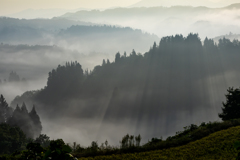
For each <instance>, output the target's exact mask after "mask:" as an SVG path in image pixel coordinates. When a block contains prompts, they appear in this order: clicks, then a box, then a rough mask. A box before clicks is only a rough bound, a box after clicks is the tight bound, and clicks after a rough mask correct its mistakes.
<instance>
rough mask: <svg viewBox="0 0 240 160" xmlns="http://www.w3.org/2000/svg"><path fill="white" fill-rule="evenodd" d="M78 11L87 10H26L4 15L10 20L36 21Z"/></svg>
mask: <svg viewBox="0 0 240 160" xmlns="http://www.w3.org/2000/svg"><path fill="white" fill-rule="evenodd" d="M80 10H88V9H86V8H78V9H58V8H52V9H27V10H23V11H20V12H17V13H12V14H9V15H5V16H7V17H12V18H20V19H21V18H24V19H36V18H53V17H57V16H61V15H63V14H65V13H67V12H70V13H72V12H76V11H80Z"/></svg>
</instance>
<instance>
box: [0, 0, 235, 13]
mask: <svg viewBox="0 0 240 160" xmlns="http://www.w3.org/2000/svg"><path fill="white" fill-rule="evenodd" d="M140 1H141V0H0V16H8V15H9V14H13V13H17V12H20V11H23V10H26V9H52V8H58V9H59V8H61V9H79V8H90V9H94V8H110V7H117V6H118V7H127V6H131V5H133V4H135V3H137V2H140ZM145 1H146V0H145ZM158 1H159V2H160V1H166V0H155V2H158ZM205 1H206V2H215V3H218V2H221V1H225V0H205ZM229 1H238V0H229ZM159 2H158V3H159ZM170 2H171V3H174V2H178V3H179V2H189V3H192V1H191V0H169V3H170ZM190 5H191V4H190Z"/></svg>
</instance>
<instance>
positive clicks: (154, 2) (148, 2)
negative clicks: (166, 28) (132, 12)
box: [130, 0, 239, 8]
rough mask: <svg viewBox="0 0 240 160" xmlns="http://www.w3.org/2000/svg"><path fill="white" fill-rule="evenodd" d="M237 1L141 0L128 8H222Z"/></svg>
mask: <svg viewBox="0 0 240 160" xmlns="http://www.w3.org/2000/svg"><path fill="white" fill-rule="evenodd" d="M238 2H239V1H238V0H229V1H225V0H220V1H218V2H213V1H211V0H201V1H198V0H181V1H179V0H171V1H169V0H141V1H140V2H137V3H136V4H133V5H131V6H130V7H156V6H164V7H170V6H193V7H198V6H206V7H213V8H216V7H224V6H227V5H230V4H233V3H238Z"/></svg>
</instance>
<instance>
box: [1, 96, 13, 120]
mask: <svg viewBox="0 0 240 160" xmlns="http://www.w3.org/2000/svg"><path fill="white" fill-rule="evenodd" d="M11 115H12V108H11V107H9V106H8V104H7V102H6V100H5V98H4V97H3V95H1V96H0V123H5V122H6V121H7V119H8V118H9V117H10V116H11Z"/></svg>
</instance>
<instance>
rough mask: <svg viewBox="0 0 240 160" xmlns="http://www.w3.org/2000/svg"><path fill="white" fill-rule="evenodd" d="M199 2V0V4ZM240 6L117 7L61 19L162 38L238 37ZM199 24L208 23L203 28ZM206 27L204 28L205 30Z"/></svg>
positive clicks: (79, 12) (67, 15) (81, 12)
mask: <svg viewBox="0 0 240 160" xmlns="http://www.w3.org/2000/svg"><path fill="white" fill-rule="evenodd" d="M199 2H200V1H199ZM239 10H240V7H239V4H232V5H230V6H227V7H223V8H207V7H204V6H202V7H191V6H173V7H151V8H144V7H143V8H115V9H108V10H104V11H99V10H92V11H78V12H76V13H67V14H65V15H63V16H61V17H62V18H67V19H70V20H80V21H88V22H92V23H98V24H110V25H112V24H114V25H121V26H129V27H132V28H138V29H141V30H143V31H146V32H149V33H154V34H156V35H158V36H159V37H163V36H167V35H172V34H180V33H181V34H183V35H187V34H188V33H189V32H193V33H196V32H197V33H199V35H201V36H202V37H201V38H205V37H206V36H208V37H216V36H219V35H223V34H227V33H229V32H234V33H237V34H239V33H240V32H239V27H240V24H239V17H238V12H239ZM199 22H207V23H205V24H204V25H202V24H199ZM203 27H204V28H203Z"/></svg>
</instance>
